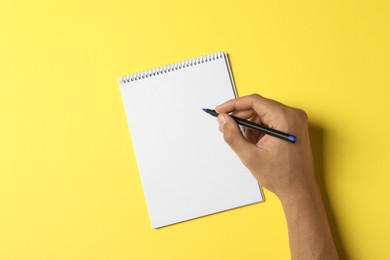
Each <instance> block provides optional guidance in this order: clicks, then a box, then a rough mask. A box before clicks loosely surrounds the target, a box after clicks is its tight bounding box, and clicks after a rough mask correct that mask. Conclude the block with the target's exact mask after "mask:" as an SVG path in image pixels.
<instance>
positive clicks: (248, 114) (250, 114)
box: [231, 109, 257, 119]
mask: <svg viewBox="0 0 390 260" xmlns="http://www.w3.org/2000/svg"><path fill="white" fill-rule="evenodd" d="M231 115H233V116H235V117H239V118H242V119H250V118H252V117H253V116H254V115H257V114H256V112H255V111H253V110H252V109H250V110H242V111H233V113H232V114H231Z"/></svg>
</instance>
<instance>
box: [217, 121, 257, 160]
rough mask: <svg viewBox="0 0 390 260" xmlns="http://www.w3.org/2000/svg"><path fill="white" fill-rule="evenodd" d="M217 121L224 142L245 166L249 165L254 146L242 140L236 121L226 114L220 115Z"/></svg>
mask: <svg viewBox="0 0 390 260" xmlns="http://www.w3.org/2000/svg"><path fill="white" fill-rule="evenodd" d="M217 121H218V123H219V130H220V131H221V132H222V133H223V138H224V139H225V142H226V143H227V144H228V145H229V146H230V148H232V150H233V151H234V152H235V153H236V154H237V155H238V157H239V158H240V159H241V161H242V162H243V163H244V164H245V165H246V166H248V165H250V161H251V159H252V157H253V155H254V154H255V153H254V149H255V148H256V147H255V145H254V144H252V143H250V142H248V141H247V140H246V139H245V138H244V136H243V135H242V133H241V130H240V128H239V127H238V125H237V123H236V121H234V119H233V118H231V117H230V116H228V115H227V114H220V115H219V116H218V118H217Z"/></svg>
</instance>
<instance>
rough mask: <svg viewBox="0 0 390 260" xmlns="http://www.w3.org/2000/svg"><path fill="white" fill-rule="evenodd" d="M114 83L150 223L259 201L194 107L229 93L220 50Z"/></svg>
mask: <svg viewBox="0 0 390 260" xmlns="http://www.w3.org/2000/svg"><path fill="white" fill-rule="evenodd" d="M168 68H169V70H170V71H168ZM164 70H166V71H165V72H164ZM157 72H159V73H158V74H157ZM120 89H121V94H122V99H123V104H124V107H125V111H126V116H127V120H128V125H129V129H130V135H131V140H132V143H133V148H134V152H135V156H136V160H137V164H138V170H139V173H140V176H141V181H142V186H143V190H144V194H145V198H146V203H147V207H148V211H149V216H150V220H151V223H152V227H153V228H158V227H162V226H166V225H170V224H173V223H177V222H181V221H185V220H189V219H193V218H197V217H200V216H205V215H209V214H212V213H216V212H220V211H225V210H228V209H231V208H236V207H240V206H244V205H248V204H252V203H256V202H259V201H262V200H263V196H262V192H261V189H260V187H259V185H258V183H257V181H256V180H255V178H254V177H253V176H252V175H251V173H250V172H249V171H248V170H247V169H246V168H245V167H244V166H243V164H242V163H241V162H240V160H239V159H238V157H237V156H236V154H234V152H233V151H232V150H231V149H230V147H229V146H228V145H227V144H226V143H225V141H224V140H223V136H222V133H221V132H219V130H218V123H217V121H216V118H215V117H212V116H210V115H209V114H206V113H205V112H204V111H202V108H214V107H215V106H216V105H218V104H220V103H222V102H224V101H227V100H229V99H232V98H235V86H234V82H233V78H232V77H231V71H230V67H229V61H228V57H227V54H225V53H222V52H218V53H214V54H210V55H207V56H202V57H198V58H195V59H191V60H186V61H183V62H179V63H176V64H171V65H168V66H165V67H162V68H158V69H153V70H150V71H146V72H141V73H137V74H133V75H129V76H125V77H123V78H121V79H120Z"/></svg>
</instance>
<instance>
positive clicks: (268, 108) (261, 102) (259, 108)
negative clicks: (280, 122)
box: [215, 94, 286, 124]
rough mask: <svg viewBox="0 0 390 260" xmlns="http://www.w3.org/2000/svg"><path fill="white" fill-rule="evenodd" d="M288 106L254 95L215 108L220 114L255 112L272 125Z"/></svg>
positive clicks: (232, 100)
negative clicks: (244, 111)
mask: <svg viewBox="0 0 390 260" xmlns="http://www.w3.org/2000/svg"><path fill="white" fill-rule="evenodd" d="M285 107H286V106H285V105H283V104H281V103H279V102H277V101H274V100H271V99H267V98H264V97H262V96H260V95H257V94H253V95H249V96H245V97H241V98H236V99H231V100H229V101H227V102H225V103H223V104H221V105H219V106H217V107H216V108H215V110H216V111H217V112H218V113H229V112H232V111H242V110H250V109H252V110H254V111H255V112H256V113H257V114H258V115H259V116H260V117H261V120H262V121H263V122H264V123H267V124H268V123H270V122H272V121H273V120H275V119H277V118H278V117H279V116H280V115H282V113H283V112H282V110H283V109H284V108H285Z"/></svg>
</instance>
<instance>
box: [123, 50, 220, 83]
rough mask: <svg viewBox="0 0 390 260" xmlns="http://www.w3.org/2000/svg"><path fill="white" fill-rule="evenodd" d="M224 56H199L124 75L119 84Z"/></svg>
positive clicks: (216, 53) (217, 54) (218, 54)
mask: <svg viewBox="0 0 390 260" xmlns="http://www.w3.org/2000/svg"><path fill="white" fill-rule="evenodd" d="M225 55H226V54H225V52H214V53H211V54H206V55H203V56H199V57H196V58H192V59H187V60H183V61H179V62H176V63H172V64H168V65H165V66H161V67H157V68H153V69H150V70H145V71H140V72H137V73H134V74H128V75H125V76H123V77H121V78H119V84H124V83H129V82H133V81H136V80H141V79H145V78H150V77H153V76H157V75H160V74H164V73H168V72H171V71H175V70H180V69H184V68H187V67H191V66H194V65H197V64H201V63H205V62H208V61H212V60H216V59H220V58H223V57H224V56H225Z"/></svg>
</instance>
